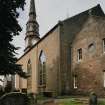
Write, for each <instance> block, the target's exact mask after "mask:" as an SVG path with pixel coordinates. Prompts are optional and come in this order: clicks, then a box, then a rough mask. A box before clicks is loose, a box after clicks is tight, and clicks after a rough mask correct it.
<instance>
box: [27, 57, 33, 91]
mask: <svg viewBox="0 0 105 105" xmlns="http://www.w3.org/2000/svg"><path fill="white" fill-rule="evenodd" d="M27 74H28V75H29V77H28V79H27V89H28V90H30V89H31V87H32V67H31V61H30V59H29V60H28V63H27Z"/></svg>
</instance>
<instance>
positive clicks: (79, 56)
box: [77, 48, 82, 61]
mask: <svg viewBox="0 0 105 105" xmlns="http://www.w3.org/2000/svg"><path fill="white" fill-rule="evenodd" d="M77 53H78V55H77V56H78V61H81V60H82V48H80V49H78V50H77Z"/></svg>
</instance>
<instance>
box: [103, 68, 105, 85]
mask: <svg viewBox="0 0 105 105" xmlns="http://www.w3.org/2000/svg"><path fill="white" fill-rule="evenodd" d="M103 85H104V87H105V70H104V71H103Z"/></svg>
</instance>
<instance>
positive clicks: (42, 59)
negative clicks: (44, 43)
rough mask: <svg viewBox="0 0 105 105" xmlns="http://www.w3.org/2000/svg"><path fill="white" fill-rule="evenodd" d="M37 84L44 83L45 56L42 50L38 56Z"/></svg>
mask: <svg viewBox="0 0 105 105" xmlns="http://www.w3.org/2000/svg"><path fill="white" fill-rule="evenodd" d="M39 85H43V86H45V85H46V56H45V53H44V52H43V51H41V53H40V56H39Z"/></svg>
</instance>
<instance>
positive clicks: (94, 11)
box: [18, 4, 105, 60]
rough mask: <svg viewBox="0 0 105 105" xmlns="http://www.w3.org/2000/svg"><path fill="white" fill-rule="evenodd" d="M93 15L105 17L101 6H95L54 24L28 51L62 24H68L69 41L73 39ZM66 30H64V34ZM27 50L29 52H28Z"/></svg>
mask: <svg viewBox="0 0 105 105" xmlns="http://www.w3.org/2000/svg"><path fill="white" fill-rule="evenodd" d="M90 15H93V16H102V17H105V14H104V12H103V10H102V9H101V6H100V5H99V4H98V5H97V6H95V7H93V8H90V9H88V10H86V11H84V12H82V13H80V14H77V15H75V16H73V17H70V18H68V19H65V20H63V21H61V22H59V23H58V24H56V25H55V26H54V27H53V28H52V29H51V30H50V31H48V32H47V33H46V34H45V35H44V36H43V37H42V38H41V39H40V40H39V41H38V42H37V43H36V44H35V45H33V46H32V48H30V50H32V49H33V48H34V47H35V46H37V45H38V44H39V43H40V42H41V41H43V39H45V38H46V37H47V36H48V35H50V34H49V33H51V32H53V30H55V29H56V28H57V27H58V26H62V23H63V24H64V25H66V24H70V28H69V31H70V35H71V39H70V40H72V38H73V37H74V36H73V35H74V33H77V32H79V30H80V29H79V28H82V27H80V26H82V25H83V23H84V22H85V21H86V19H87V18H88V16H90ZM65 30H66V29H64V32H65V33H66V31H65ZM30 50H29V51H30ZM29 51H27V52H25V53H24V54H23V55H22V56H21V57H20V58H19V59H18V60H20V59H21V58H22V57H23V56H25V55H26V54H27V53H28V52H29Z"/></svg>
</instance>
